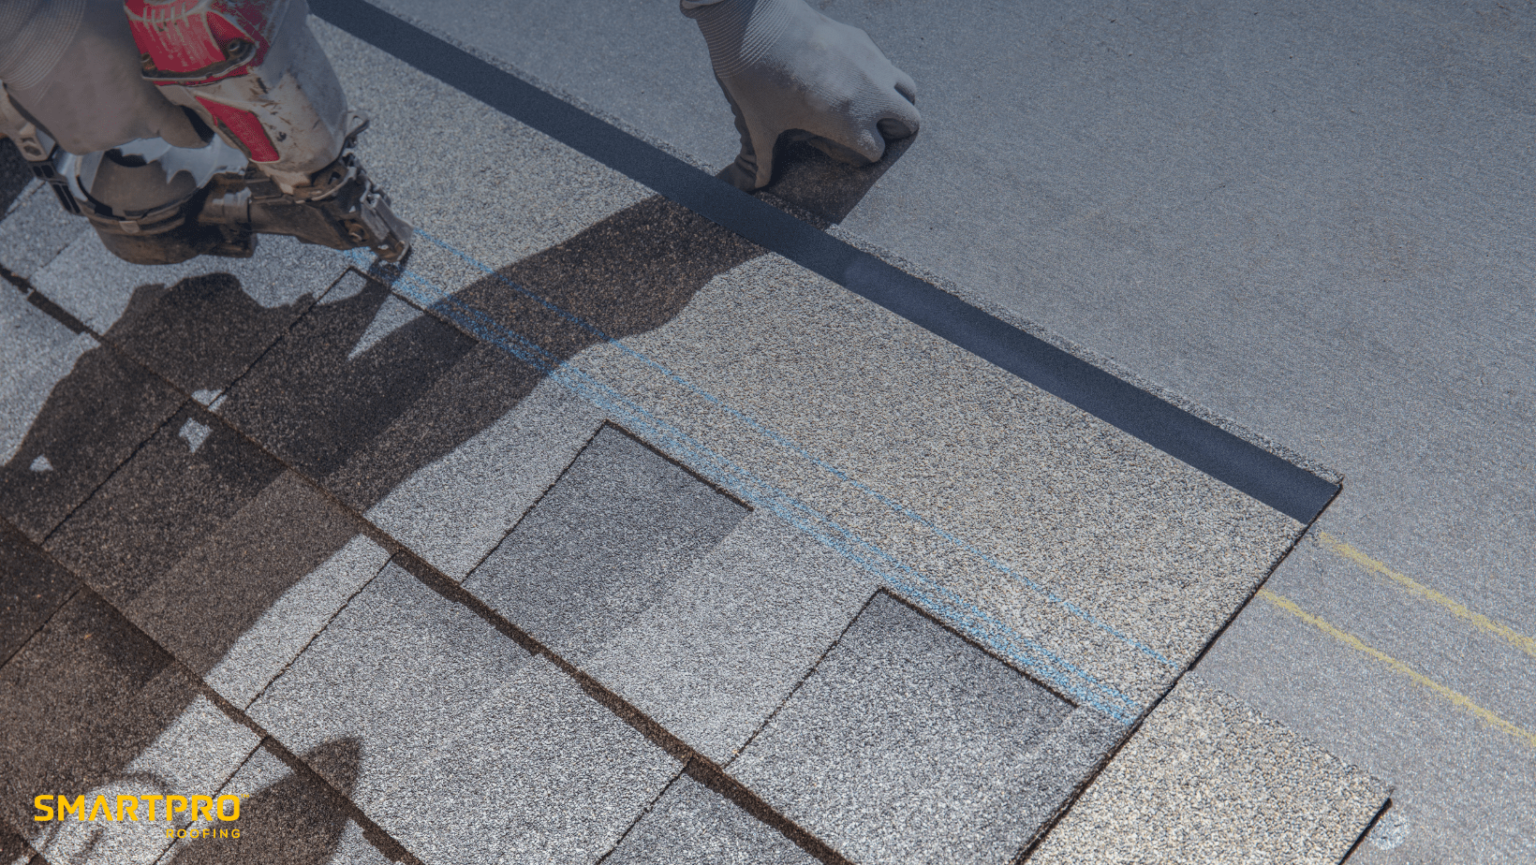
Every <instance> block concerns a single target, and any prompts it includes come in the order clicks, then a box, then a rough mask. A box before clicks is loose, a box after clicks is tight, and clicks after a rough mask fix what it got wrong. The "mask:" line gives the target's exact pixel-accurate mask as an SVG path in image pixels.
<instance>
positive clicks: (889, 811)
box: [728, 592, 1118, 863]
mask: <svg viewBox="0 0 1536 865" xmlns="http://www.w3.org/2000/svg"><path fill="white" fill-rule="evenodd" d="M1073 708H1074V707H1073V706H1072V705H1071V704H1069V703H1067V702H1066V701H1064V700H1062V699H1061V698H1060V697H1058V696H1056V695H1055V694H1053V693H1051V692H1050V691H1048V690H1046V689H1045V688H1044V687H1042V686H1040V685H1039V684H1037V683H1035V682H1033V681H1031V680H1030V679H1027V678H1025V677H1024V676H1021V675H1020V674H1019V673H1017V672H1016V671H1014V670H1013V669H1012V668H1010V667H1008V666H1007V665H1005V664H1003V663H1002V662H1000V661H998V660H996V659H994V658H992V657H990V656H989V655H986V654H984V653H983V652H981V651H980V650H979V649H977V648H976V647H975V646H974V645H972V644H970V643H968V642H967V641H965V640H963V639H961V638H959V637H958V636H956V635H955V634H953V633H951V632H950V631H948V630H946V629H944V628H942V627H941V626H939V625H938V624H937V623H936V622H934V621H933V620H932V619H929V618H928V617H927V616H925V615H923V614H921V613H919V612H917V611H916V610H914V609H912V608H911V607H908V606H907V605H905V604H903V603H901V602H900V601H897V600H895V599H894V598H892V597H891V596H890V595H887V594H885V593H884V592H882V593H880V594H878V595H876V596H875V599H874V600H873V601H871V602H870V604H869V606H868V607H866V608H865V610H864V611H863V612H862V613H860V615H859V618H858V619H857V620H856V621H855V623H854V624H853V626H852V627H850V628H849V629H848V632H847V633H846V634H845V635H844V636H843V638H842V640H841V641H840V642H839V643H838V645H837V646H836V647H835V648H834V649H833V650H832V651H831V652H829V653H828V655H827V657H826V658H825V660H823V661H822V663H821V664H820V665H818V667H817V668H816V671H815V672H814V673H813V674H812V675H811V676H810V677H809V678H808V679H807V680H806V682H805V684H804V685H803V686H802V687H801V688H800V689H799V690H798V691H797V692H796V693H795V695H794V696H793V697H792V698H791V699H790V701H789V702H788V703H787V704H786V705H785V706H784V708H783V709H782V710H781V711H780V712H779V713H778V714H777V715H775V716H774V718H773V720H772V721H770V722H769V725H768V727H767V728H766V729H765V730H764V731H763V732H762V733H761V734H760V735H759V736H758V737H757V738H756V739H754V740H753V741H752V743H751V744H750V745H748V746H747V748H746V749H745V750H744V751H743V753H742V755H741V757H739V758H738V759H737V760H736V761H735V762H734V763H732V764H731V765H730V766H729V767H728V771H729V772H730V773H731V775H733V776H735V777H736V778H737V779H738V780H740V781H741V782H742V783H744V784H746V785H747V787H749V788H750V789H752V790H753V791H755V792H756V793H758V794H759V795H761V796H762V797H763V798H764V799H765V800H766V801H767V802H768V803H769V805H771V806H773V807H775V808H777V809H779V810H781V811H782V812H783V813H784V814H785V815H786V816H788V817H789V818H790V819H791V820H793V821H794V822H795V823H797V824H798V825H800V826H802V827H804V828H806V829H807V830H809V831H810V832H811V833H812V834H814V835H816V836H817V837H818V838H821V839H822V840H824V841H826V842H827V843H828V844H829V845H831V846H832V847H833V848H834V849H836V850H837V851H838V852H840V853H842V854H843V855H844V856H847V857H848V858H849V859H851V860H853V861H855V862H861V863H880V862H889V863H913V862H947V863H956V862H958V863H1006V862H1008V861H1010V860H1011V859H1012V857H1014V856H1016V855H1018V853H1019V851H1020V850H1021V849H1022V848H1023V846H1024V845H1025V844H1026V843H1027V842H1028V841H1029V840H1030V838H1031V837H1032V836H1033V835H1034V834H1035V832H1036V831H1037V830H1038V829H1039V828H1040V825H1041V824H1042V823H1043V821H1044V820H1045V819H1046V818H1048V817H1049V816H1050V815H1051V813H1052V812H1053V811H1054V809H1055V807H1059V805H1061V804H1063V802H1064V799H1065V795H1066V794H1067V793H1068V792H1070V790H1071V788H1072V786H1073V785H1074V784H1075V783H1077V782H1079V781H1080V780H1081V778H1082V775H1083V773H1084V772H1085V771H1086V769H1087V768H1089V767H1090V766H1091V763H1092V762H1096V761H1097V759H1098V758H1100V757H1102V756H1103V754H1104V753H1105V748H1106V747H1107V745H1108V744H1109V741H1111V739H1110V738H1109V734H1112V733H1113V732H1115V731H1116V728H1118V725H1113V724H1111V725H1110V726H1107V727H1106V726H1102V725H1101V726H1097V727H1095V726H1093V725H1089V726H1088V728H1087V729H1084V725H1083V722H1084V721H1085V720H1086V719H1085V718H1084V717H1083V716H1082V712H1084V711H1088V710H1078V711H1077V712H1074V711H1073ZM1041 752H1049V753H1048V756H1046V757H1045V758H1044V759H1041V756H1042V755H1041ZM1082 755H1087V759H1088V760H1089V761H1090V763H1089V765H1088V766H1085V765H1083V759H1082Z"/></svg>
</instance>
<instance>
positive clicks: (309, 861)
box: [167, 738, 362, 865]
mask: <svg viewBox="0 0 1536 865" xmlns="http://www.w3.org/2000/svg"><path fill="white" fill-rule="evenodd" d="M300 759H302V760H303V761H304V762H305V763H308V764H310V765H312V766H313V765H323V766H326V767H327V768H328V771H327V778H328V779H329V780H330V781H331V783H332V784H333V785H335V786H336V788H337V792H340V793H341V794H342V795H343V796H349V797H350V796H351V795H352V790H353V788H354V786H355V785H356V782H357V772H358V768H359V766H360V765H361V762H362V743H361V742H360V741H358V740H357V739H355V738H345V739H339V740H336V741H333V742H326V743H325V744H323V745H320V746H319V747H317V748H315V749H314V750H312V751H310V752H309V753H307V754H305V755H303V756H302V757H301V758H300ZM347 820H348V817H347V813H346V811H345V810H343V808H342V806H341V804H340V803H338V802H336V801H335V800H334V799H333V798H332V797H331V795H330V794H329V793H328V791H326V790H325V789H324V788H323V787H321V786H319V785H318V784H316V783H315V782H314V781H312V780H311V779H310V778H309V777H308V776H307V775H306V774H304V773H301V772H293V771H291V770H290V771H289V772H288V773H287V774H286V775H285V776H284V777H282V778H281V779H280V780H278V781H277V782H276V783H273V784H271V785H270V786H267V787H264V788H262V789H260V790H257V791H256V792H255V793H253V794H249V795H243V796H241V797H240V817H239V819H237V820H231V821H227V822H221V821H218V820H214V821H211V822H207V821H205V822H204V823H203V824H201V825H202V826H204V827H207V828H210V829H212V830H214V832H215V835H214V837H210V838H201V837H200V838H198V839H197V840H196V841H185V842H182V843H181V844H180V845H178V846H177V847H176V848H175V850H174V854H173V855H172V856H171V858H170V859H169V860H167V865H327V863H329V862H330V861H331V860H332V859H333V858H334V857H335V855H336V853H337V850H338V848H339V846H340V843H341V839H342V834H343V833H344V832H345V831H346V828H347ZM236 828H238V829H239V830H240V837H239V838H229V837H218V836H217V834H216V833H217V831H218V830H220V829H223V830H225V831H229V830H231V829H236Z"/></svg>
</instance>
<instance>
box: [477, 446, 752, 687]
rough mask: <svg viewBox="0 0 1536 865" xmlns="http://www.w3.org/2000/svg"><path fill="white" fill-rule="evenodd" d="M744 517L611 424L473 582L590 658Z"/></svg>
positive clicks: (570, 653)
mask: <svg viewBox="0 0 1536 865" xmlns="http://www.w3.org/2000/svg"><path fill="white" fill-rule="evenodd" d="M746 514H747V509H746V508H744V507H742V506H741V505H740V504H738V503H736V502H735V501H733V500H731V499H730V498H728V497H726V496H724V495H722V494H720V493H719V492H717V491H716V490H714V489H712V488H711V487H710V486H708V485H707V484H705V483H703V482H702V481H700V480H699V479H697V478H695V477H693V476H692V475H690V474H689V473H688V472H686V471H684V470H683V469H682V468H680V467H679V466H677V465H676V464H674V463H672V462H671V461H669V460H667V459H666V458H664V457H662V456H660V455H658V454H657V453H655V452H654V451H652V450H650V449H649V448H647V447H646V446H645V445H643V444H641V443H640V442H638V441H636V440H635V439H633V438H631V437H630V436H628V435H625V434H624V433H622V432H620V431H619V430H617V429H615V428H613V427H605V428H604V429H603V430H602V431H601V432H599V433H598V434H597V436H596V437H595V438H594V439H593V440H592V442H591V444H589V445H587V447H586V449H585V450H583V451H582V452H581V455H580V456H578V457H577V458H576V460H575V462H573V463H572V464H571V466H570V468H569V469H567V470H566V472H565V474H564V475H563V476H561V478H560V481H559V483H557V484H555V486H554V488H552V489H551V490H550V491H549V492H548V493H546V494H545V495H544V498H542V499H541V500H540V501H539V503H538V505H536V506H535V507H534V508H533V510H532V511H531V512H529V514H528V516H527V517H525V518H524V519H523V521H522V522H521V523H519V524H518V526H517V528H515V529H513V530H512V533H511V534H509V535H508V536H507V539H506V540H505V541H503V542H502V543H501V545H500V546H499V547H497V548H496V550H495V551H494V552H492V553H491V555H490V556H488V557H487V558H486V560H485V562H484V563H482V564H481V565H480V567H478V568H476V569H475V571H474V573H472V574H471V575H470V576H469V578H468V579H467V580H465V582H464V587H465V588H466V589H468V590H469V591H470V592H471V593H473V594H474V595H475V596H476V597H478V598H480V599H481V600H483V601H485V602H486V603H487V604H489V605H490V606H491V607H493V608H494V609H496V610H497V611H498V612H500V613H501V614H502V615H503V616H505V617H506V618H507V619H508V620H509V621H511V622H512V623H513V624H515V625H517V626H518V627H520V628H522V629H523V630H525V631H527V632H528V633H529V634H532V635H533V637H534V638H535V639H537V640H539V641H540V642H542V643H544V644H545V645H547V646H549V647H550V648H551V649H552V650H553V651H554V652H556V653H557V654H559V655H560V656H561V657H563V658H565V659H566V660H567V661H570V662H571V663H574V664H578V665H579V664H583V663H585V662H586V661H587V660H588V659H590V658H591V657H592V656H593V655H595V654H596V653H597V652H598V651H599V650H600V649H601V648H602V647H603V646H604V645H605V644H606V643H607V641H608V639H609V638H610V637H611V636H612V634H613V632H614V631H616V630H618V629H619V628H622V627H623V626H624V625H626V624H628V623H629V622H630V621H632V620H634V619H635V618H636V617H637V616H639V615H640V614H642V613H644V612H645V611H646V610H647V609H649V608H650V607H651V606H652V605H654V604H655V603H657V602H658V601H659V600H660V599H661V598H662V596H663V595H664V593H665V592H666V589H667V587H668V586H669V585H670V584H671V583H672V582H674V581H675V580H677V579H678V577H679V576H680V571H681V570H683V569H685V568H686V567H687V566H688V565H689V564H690V563H691V562H692V561H693V559H694V558H696V557H698V556H700V555H702V554H703V553H705V552H706V551H708V550H709V549H710V548H711V547H713V546H714V545H715V544H716V543H719V541H720V540H721V539H722V538H724V537H725V535H726V534H727V533H728V532H729V531H730V530H731V528H732V527H734V526H735V525H736V524H737V523H738V522H740V521H741V519H742V518H743V517H744V516H746Z"/></svg>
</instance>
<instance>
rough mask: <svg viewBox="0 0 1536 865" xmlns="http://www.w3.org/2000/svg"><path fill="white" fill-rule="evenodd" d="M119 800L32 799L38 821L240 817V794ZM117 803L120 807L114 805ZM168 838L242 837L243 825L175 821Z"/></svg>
mask: <svg viewBox="0 0 1536 865" xmlns="http://www.w3.org/2000/svg"><path fill="white" fill-rule="evenodd" d="M115 799H116V801H115V802H114V801H113V800H112V799H108V798H107V797H106V796H97V797H96V800H95V801H94V802H92V803H91V805H90V808H89V809H87V808H86V801H87V800H86V797H84V796H76V797H75V798H74V799H71V798H70V797H68V796H63V795H59V796H50V795H48V794H46V793H44V794H42V795H40V796H38V797H36V798H34V799H33V800H32V807H34V808H36V809H37V813H36V814H34V815H33V817H32V819H33V820H35V821H37V822H38V823H48V822H51V821H54V820H57V821H59V822H66V821H68V820H69V818H71V817H73V818H74V821H75V822H77V823H87V822H95V821H97V820H109V821H112V822H127V821H131V822H134V823H138V822H140V819H141V815H142V820H143V822H146V823H153V822H154V821H156V820H160V819H162V816H161V815H163V819H164V820H165V822H166V823H168V824H173V823H175V822H176V819H177V817H178V816H179V815H185V818H186V819H187V820H191V821H194V822H196V821H199V820H200V821H203V822H205V823H212V822H213V821H215V820H218V821H220V822H224V823H233V822H234V821H236V820H239V819H240V797H239V796H230V795H225V796H219V797H218V798H214V797H212V796H175V795H166V796H154V795H140V796H133V795H127V794H124V795H119V796H117V797H115ZM113 805H116V810H114V809H113ZM165 837H167V838H239V837H240V827H238V826H227V827H226V826H221V827H219V828H217V829H212V828H204V829H177V828H175V826H173V825H167V826H166V827H165Z"/></svg>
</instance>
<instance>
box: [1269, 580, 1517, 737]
mask: <svg viewBox="0 0 1536 865" xmlns="http://www.w3.org/2000/svg"><path fill="white" fill-rule="evenodd" d="M1259 597H1261V598H1263V599H1264V600H1266V601H1268V602H1269V603H1271V604H1274V605H1275V606H1277V607H1279V608H1280V609H1282V610H1284V611H1286V612H1287V613H1290V614H1291V615H1293V616H1295V617H1296V618H1298V619H1301V620H1302V621H1303V622H1306V623H1307V624H1309V625H1311V626H1312V627H1314V628H1317V629H1318V630H1319V631H1322V632H1323V633H1325V634H1327V635H1328V636H1330V637H1333V638H1334V639H1335V640H1338V641H1339V642H1341V643H1343V644H1345V645H1347V646H1349V647H1351V648H1353V649H1356V650H1358V651H1360V652H1364V653H1365V654H1367V655H1370V656H1371V657H1372V658H1375V659H1376V660H1378V661H1380V662H1382V663H1383V664H1386V665H1387V666H1389V667H1391V668H1392V669H1393V670H1396V671H1397V672H1399V673H1401V674H1403V675H1404V676H1407V677H1408V678H1409V679H1411V680H1413V683H1414V684H1415V685H1419V686H1420V687H1423V688H1426V689H1428V690H1430V691H1433V692H1434V693H1435V694H1438V695H1439V696H1441V697H1444V698H1445V699H1446V700H1449V701H1450V703H1451V705H1453V706H1455V707H1456V708H1458V709H1461V710H1462V711H1465V712H1469V713H1471V714H1472V715H1474V716H1476V717H1477V718H1478V720H1481V721H1483V722H1485V723H1487V724H1488V725H1489V726H1491V727H1497V728H1498V729H1500V730H1503V731H1504V732H1506V733H1508V734H1509V735H1511V736H1513V737H1515V738H1516V739H1519V740H1521V741H1522V742H1524V743H1525V744H1527V745H1529V746H1530V747H1532V748H1536V733H1532V732H1531V731H1530V730H1527V729H1525V728H1524V727H1520V726H1517V725H1515V724H1511V723H1510V722H1508V721H1506V720H1504V719H1503V718H1500V717H1499V716H1498V715H1495V714H1494V713H1492V712H1490V711H1488V710H1487V709H1484V708H1483V707H1482V706H1479V705H1478V704H1476V703H1474V702H1472V701H1471V700H1470V699H1468V697H1467V695H1465V694H1463V693H1461V692H1460V691H1453V690H1451V689H1450V688H1447V687H1446V686H1444V685H1442V684H1440V683H1439V682H1436V681H1435V680H1434V679H1431V678H1429V677H1428V676H1426V675H1424V674H1423V673H1420V672H1419V671H1418V670H1415V669H1413V668H1412V667H1410V666H1408V665H1407V664H1405V663H1403V662H1402V661H1399V660H1398V659H1396V658H1394V657H1392V656H1391V655H1388V654H1387V653H1386V652H1383V651H1381V650H1380V649H1373V648H1371V647H1370V646H1367V645H1366V644H1365V641H1364V640H1362V639H1360V638H1359V637H1357V636H1355V635H1354V634H1351V633H1349V632H1348V631H1343V630H1340V629H1338V628H1336V627H1334V626H1333V625H1330V624H1329V623H1327V622H1325V621H1323V620H1322V619H1320V618H1318V617H1317V616H1314V615H1312V614H1311V613H1309V612H1307V611H1306V610H1303V609H1302V608H1301V607H1298V606H1296V602H1295V601H1292V600H1291V599H1290V598H1285V597H1282V596H1280V595H1277V594H1275V593H1274V592H1271V591H1270V590H1268V589H1260V590H1259Z"/></svg>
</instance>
